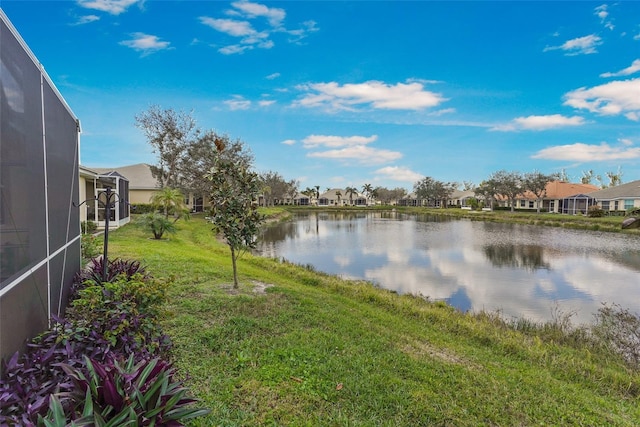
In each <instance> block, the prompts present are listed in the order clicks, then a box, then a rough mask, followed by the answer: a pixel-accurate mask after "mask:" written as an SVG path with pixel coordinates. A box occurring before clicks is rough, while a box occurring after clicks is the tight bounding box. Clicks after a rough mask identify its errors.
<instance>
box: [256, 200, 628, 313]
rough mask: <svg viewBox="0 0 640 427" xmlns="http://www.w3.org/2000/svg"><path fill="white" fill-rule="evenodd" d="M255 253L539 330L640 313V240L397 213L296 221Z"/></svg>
mask: <svg viewBox="0 0 640 427" xmlns="http://www.w3.org/2000/svg"><path fill="white" fill-rule="evenodd" d="M257 252H258V253H259V254H260V255H263V256H268V257H277V258H284V259H286V260H288V261H290V262H293V263H296V264H302V265H311V266H313V267H314V268H315V269H317V270H319V271H323V272H326V273H330V274H336V275H339V276H341V277H343V278H346V279H364V280H368V281H370V282H372V283H374V284H375V285H377V286H379V287H381V288H385V289H389V290H393V291H396V292H398V293H400V294H406V293H409V294H414V295H422V296H425V297H429V299H431V300H444V301H446V302H447V303H449V304H451V305H452V306H454V307H456V308H458V309H460V310H462V311H473V312H478V311H481V310H486V311H492V312H494V311H499V312H501V313H502V315H503V316H505V317H514V318H519V317H524V318H527V319H529V320H534V321H546V320H552V319H554V318H555V317H556V316H557V315H558V314H559V313H564V314H569V313H572V314H573V317H572V321H573V322H574V323H590V322H592V321H593V315H594V314H595V313H596V312H597V310H598V308H600V307H601V306H602V303H608V304H611V303H617V304H620V305H621V306H622V307H624V308H628V309H630V310H631V311H632V312H634V313H638V312H640V238H638V237H637V236H631V235H625V234H617V233H604V232H596V231H583V230H568V229H562V228H554V227H536V226H528V225H518V224H503V223H492V222H481V221H471V220H465V219H452V218H447V217H442V216H424V215H410V214H401V213H396V212H361V213H331V212H317V213H316V212H313V213H306V214H296V215H295V216H294V219H293V220H292V221H289V222H285V223H280V224H276V225H274V226H271V227H269V228H267V229H265V230H264V231H263V232H262V234H261V235H260V237H259V242H258V249H257Z"/></svg>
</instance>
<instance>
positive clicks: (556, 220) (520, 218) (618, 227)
mask: <svg viewBox="0 0 640 427" xmlns="http://www.w3.org/2000/svg"><path fill="white" fill-rule="evenodd" d="M261 209H265V210H266V211H268V215H267V218H268V221H267V223H266V224H267V225H268V224H270V223H271V220H270V219H271V218H272V217H274V216H275V217H277V221H286V220H287V219H289V217H287V216H286V215H284V214H283V213H284V212H289V213H295V212H392V211H393V212H400V213H405V214H420V215H425V214H427V215H438V216H446V217H453V218H465V219H470V220H472V221H487V222H504V223H513V224H526V225H535V226H543V227H562V228H570V229H576V230H591V231H605V232H611V233H624V234H630V235H635V236H640V229H638V228H636V229H623V228H622V221H623V220H624V219H625V217H623V216H608V217H602V218H590V217H587V216H584V215H567V214H557V213H536V212H522V211H516V212H510V211H508V210H494V211H470V210H462V209H459V208H444V209H440V208H423V207H408V206H370V207H357V206H353V207H352V206H343V207H338V206H335V207H334V206H327V207H315V206H276V207H270V208H261Z"/></svg>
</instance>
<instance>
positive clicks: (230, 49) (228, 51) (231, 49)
mask: <svg viewBox="0 0 640 427" xmlns="http://www.w3.org/2000/svg"><path fill="white" fill-rule="evenodd" d="M251 49H253V46H249V45H244V46H241V45H239V44H232V45H229V46H224V47H221V48H220V49H218V52H220V53H222V54H223V55H233V54H235V53H243V52H244V51H245V50H251Z"/></svg>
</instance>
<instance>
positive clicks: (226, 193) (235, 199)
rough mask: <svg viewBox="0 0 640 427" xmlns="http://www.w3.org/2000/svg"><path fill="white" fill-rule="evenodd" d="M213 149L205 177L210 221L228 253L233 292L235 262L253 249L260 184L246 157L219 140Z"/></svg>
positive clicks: (235, 281)
mask: <svg viewBox="0 0 640 427" xmlns="http://www.w3.org/2000/svg"><path fill="white" fill-rule="evenodd" d="M216 148H217V150H218V157H217V159H216V162H215V166H214V167H213V168H212V169H211V170H210V171H209V174H208V176H207V177H208V179H209V181H210V182H211V203H212V205H213V207H212V212H211V221H212V222H213V224H214V225H215V226H216V229H217V231H218V232H220V233H221V234H222V235H223V236H224V239H225V241H226V242H227V245H229V248H230V249H231V261H232V264H233V287H234V288H237V287H238V273H237V267H236V260H237V259H238V257H239V256H240V255H241V254H242V252H243V251H244V250H245V249H247V248H253V247H255V238H256V235H257V234H258V227H259V226H260V223H261V222H262V215H260V214H259V213H258V205H257V200H258V195H259V193H260V190H261V183H260V177H259V176H258V174H257V173H255V172H253V171H252V170H251V169H250V164H249V163H248V162H246V161H245V158H246V157H247V156H242V155H238V154H237V153H234V152H233V151H232V150H231V149H230V148H229V147H227V146H226V145H225V143H224V142H223V141H222V140H220V141H218V142H217V143H216ZM231 148H233V146H232V147H231Z"/></svg>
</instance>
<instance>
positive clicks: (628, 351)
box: [592, 304, 640, 368]
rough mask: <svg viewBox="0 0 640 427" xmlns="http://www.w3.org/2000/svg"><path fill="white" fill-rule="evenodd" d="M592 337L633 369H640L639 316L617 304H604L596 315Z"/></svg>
mask: <svg viewBox="0 0 640 427" xmlns="http://www.w3.org/2000/svg"><path fill="white" fill-rule="evenodd" d="M595 317H596V323H595V325H594V326H593V328H592V331H593V334H594V336H595V337H596V338H597V339H598V342H599V343H600V344H601V345H603V346H604V347H605V348H607V349H610V350H612V351H614V352H615V353H617V354H619V355H620V356H622V357H623V358H624V360H625V361H626V362H627V363H628V364H629V365H631V366H632V367H634V368H639V367H640V316H639V315H637V314H634V313H631V312H630V311H629V310H628V309H625V308H622V307H621V306H620V305H618V304H611V305H608V304H604V305H603V306H602V307H600V309H599V310H598V313H597V314H596V316H595Z"/></svg>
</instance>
